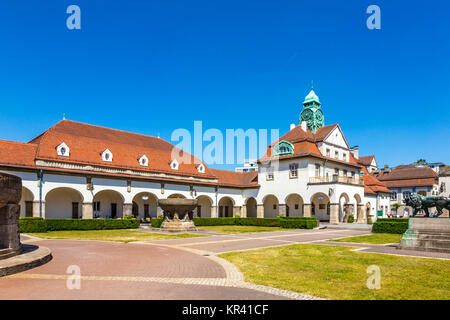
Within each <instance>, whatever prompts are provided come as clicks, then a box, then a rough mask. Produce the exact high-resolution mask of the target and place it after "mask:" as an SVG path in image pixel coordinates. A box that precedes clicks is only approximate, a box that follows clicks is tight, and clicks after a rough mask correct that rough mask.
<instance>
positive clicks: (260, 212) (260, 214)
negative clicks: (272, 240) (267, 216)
mask: <svg viewBox="0 0 450 320" xmlns="http://www.w3.org/2000/svg"><path fill="white" fill-rule="evenodd" d="M256 217H257V218H264V205H263V204H258V206H257V207H256Z"/></svg>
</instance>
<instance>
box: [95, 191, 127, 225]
mask: <svg viewBox="0 0 450 320" xmlns="http://www.w3.org/2000/svg"><path fill="white" fill-rule="evenodd" d="M123 203H124V198H123V196H122V195H121V194H120V193H119V192H117V191H113V190H103V191H100V192H98V193H96V194H95V195H94V201H93V207H94V208H93V209H94V210H93V211H94V218H105V219H106V218H111V219H115V218H123Z"/></svg>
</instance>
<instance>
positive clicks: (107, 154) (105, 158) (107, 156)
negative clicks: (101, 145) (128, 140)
mask: <svg viewBox="0 0 450 320" xmlns="http://www.w3.org/2000/svg"><path fill="white" fill-rule="evenodd" d="M102 160H103V161H106V162H112V160H113V154H112V153H111V151H109V149H106V150H105V151H103V153H102Z"/></svg>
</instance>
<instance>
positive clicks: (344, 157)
mask: <svg viewBox="0 0 450 320" xmlns="http://www.w3.org/2000/svg"><path fill="white" fill-rule="evenodd" d="M342 159H343V160H344V161H347V154H346V153H343V154H342Z"/></svg>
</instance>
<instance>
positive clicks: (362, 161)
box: [357, 155, 375, 166]
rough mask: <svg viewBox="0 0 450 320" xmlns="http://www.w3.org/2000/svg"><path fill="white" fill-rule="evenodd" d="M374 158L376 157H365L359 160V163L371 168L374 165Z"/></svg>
mask: <svg viewBox="0 0 450 320" xmlns="http://www.w3.org/2000/svg"><path fill="white" fill-rule="evenodd" d="M373 158H375V156H373V155H372V156H364V157H359V158H358V160H357V161H358V163H359V164H361V165H363V166H370V165H371V163H372V160H373Z"/></svg>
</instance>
